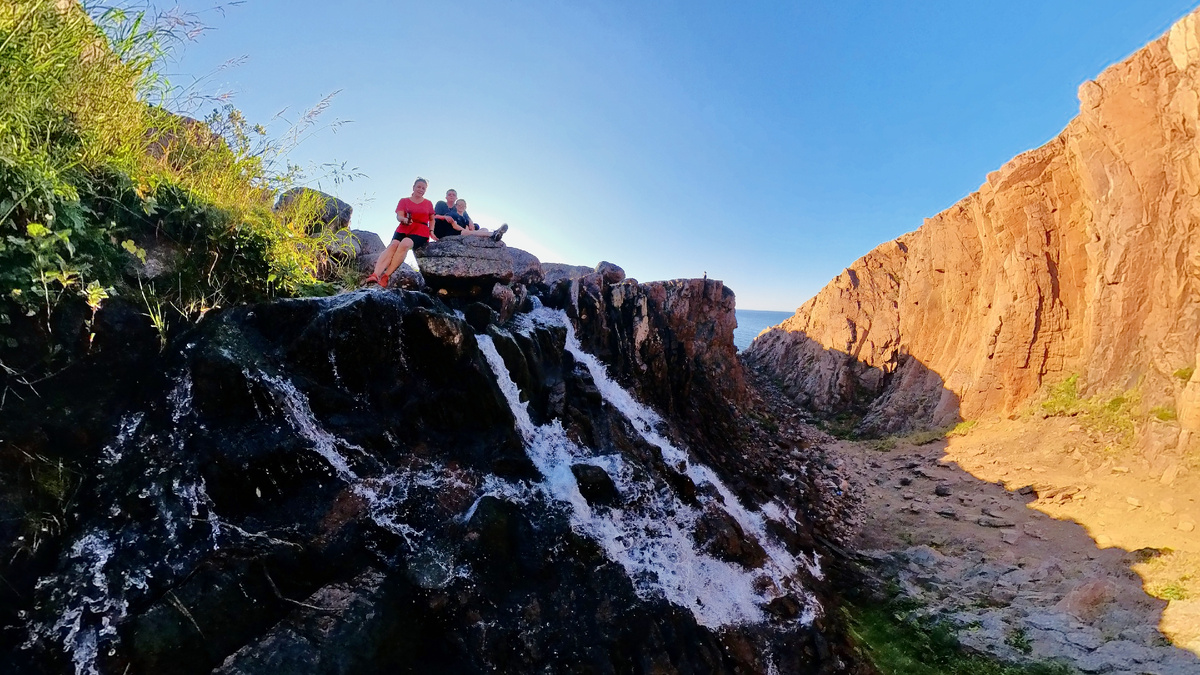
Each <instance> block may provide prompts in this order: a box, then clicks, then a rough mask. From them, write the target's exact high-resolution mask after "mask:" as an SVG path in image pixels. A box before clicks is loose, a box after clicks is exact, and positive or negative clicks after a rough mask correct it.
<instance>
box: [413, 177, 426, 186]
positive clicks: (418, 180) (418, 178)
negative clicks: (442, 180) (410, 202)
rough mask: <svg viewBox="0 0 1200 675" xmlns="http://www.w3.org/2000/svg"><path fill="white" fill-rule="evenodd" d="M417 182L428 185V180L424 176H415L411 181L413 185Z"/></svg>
mask: <svg viewBox="0 0 1200 675" xmlns="http://www.w3.org/2000/svg"><path fill="white" fill-rule="evenodd" d="M417 183H424V184H425V185H429V181H427V180H425V179H424V178H421V177H420V176H417V179H416V180H414V181H413V187H417Z"/></svg>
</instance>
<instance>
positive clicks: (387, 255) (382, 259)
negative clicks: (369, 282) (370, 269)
mask: <svg viewBox="0 0 1200 675" xmlns="http://www.w3.org/2000/svg"><path fill="white" fill-rule="evenodd" d="M398 248H400V242H398V241H396V240H395V239H393V240H392V243H390V244H388V247H387V248H386V249H384V250H383V253H380V254H379V257H378V258H377V259H376V260H375V276H376V277H378V276H379V275H380V274H383V273H384V271H386V270H387V268H388V263H390V262H391V261H392V256H394V255H395V254H396V249H398ZM397 267H399V265H397Z"/></svg>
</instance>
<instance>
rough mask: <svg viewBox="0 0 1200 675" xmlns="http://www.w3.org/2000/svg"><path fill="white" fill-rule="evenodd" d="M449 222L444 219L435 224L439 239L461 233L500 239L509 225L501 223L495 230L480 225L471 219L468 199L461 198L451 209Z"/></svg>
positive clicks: (495, 239)
mask: <svg viewBox="0 0 1200 675" xmlns="http://www.w3.org/2000/svg"><path fill="white" fill-rule="evenodd" d="M449 215H450V218H451V220H450V221H449V222H446V221H444V220H439V221H437V224H436V225H434V234H435V235H437V238H438V239H441V238H443V237H456V236H459V235H462V236H467V237H491V238H492V241H500V237H503V236H504V233H505V232H507V231H508V225H507V224H504V225H501V226H500V227H499V228H497V229H496V231H495V232H491V231H489V230H488V229H487V228H484V227H480V226H479V225H477V224H475V221H473V220H471V216H470V215H468V214H467V200H465V199H460V200H458V201H456V202H454V209H453V210H452V211H450V214H449Z"/></svg>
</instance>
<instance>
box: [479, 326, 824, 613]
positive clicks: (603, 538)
mask: <svg viewBox="0 0 1200 675" xmlns="http://www.w3.org/2000/svg"><path fill="white" fill-rule="evenodd" d="M525 322H526V326H527V327H532V326H533V325H536V324H542V325H558V326H565V327H566V330H567V339H566V348H567V350H568V351H569V352H570V353H571V354H572V356H574V357H575V359H576V360H577V361H579V362H580V363H583V364H584V365H585V366H586V367H587V369H588V371H589V373H590V374H591V376H592V380H593V381H594V382H595V385H596V387H597V389H598V390H599V392H600V394H601V396H602V397H603V399H604V400H605V401H606V402H608V403H609V404H610V405H612V406H613V407H614V408H615V409H616V410H618V411H619V412H620V413H621V414H622V415H623V416H624V417H625V418H626V419H627V420H628V421H629V423H630V425H631V426H632V427H633V428H634V429H635V430H636V431H637V432H638V433H639V434H640V435H641V436H642V437H643V438H644V439H645V440H646V441H647V442H649V443H651V444H653V445H654V446H656V447H658V448H659V449H660V450H661V451H662V454H663V458H664V460H665V461H666V462H667V463H668V464H671V465H672V466H674V467H676V468H677V469H678V470H680V471H682V472H684V473H686V474H687V476H688V477H689V478H691V479H692V481H693V482H695V483H696V485H697V486H704V485H710V486H712V487H713V488H715V490H716V492H717V493H718V494H720V495H721V500H717V501H715V502H711V501H710V503H709V505H710V506H715V507H716V508H720V509H722V510H724V511H725V512H726V513H727V514H728V515H729V516H731V517H732V518H734V519H735V520H736V521H737V522H738V524H739V525H741V527H742V529H743V531H744V532H745V533H746V534H747V535H749V536H751V537H753V538H754V539H755V540H757V541H758V542H759V544H760V545H761V546H762V547H763V549H764V550H765V551H766V553H767V556H768V559H767V561H766V563H765V564H764V565H763V567H762V568H761V569H757V570H748V569H746V568H744V567H742V566H741V565H737V564H734V563H729V562H726V561H723V560H720V559H717V558H715V557H713V556H711V555H709V554H707V553H705V552H703V551H700V550H698V549H697V547H696V545H695V542H694V540H693V537H692V533H693V532H694V530H695V527H696V523H697V520H698V519H699V518H700V517H701V515H702V512H701V511H700V510H699V509H696V508H694V507H692V506H689V505H687V504H684V503H683V502H681V501H680V500H679V499H678V498H677V497H675V495H674V494H673V493H672V492H671V491H670V490H669V489H667V488H665V486H663V485H656V484H654V483H652V482H649V481H646V480H640V481H639V480H636V479H635V478H634V471H633V470H632V469H631V468H630V467H629V466H628V465H627V463H626V461H625V459H624V458H623V457H622V456H620V455H618V454H608V455H596V454H595V453H594V452H592V451H590V450H588V449H586V448H581V447H579V446H578V445H577V444H575V443H574V442H572V441H571V440H570V439H568V438H567V436H566V433H565V431H564V430H563V428H562V424H561V423H560V422H559V421H558V420H553V421H551V422H550V423H548V424H545V425H541V426H538V425H535V424H534V423H533V421H532V420H531V419H530V417H529V412H528V409H527V404H526V403H524V402H522V401H521V393H520V390H519V389H518V387H517V385H516V384H515V383H514V382H513V380H512V378H511V376H510V375H509V373H508V370H507V368H506V367H505V365H504V360H503V359H502V358H501V356H500V354H499V352H497V351H496V347H495V344H494V343H493V342H492V339H491V338H490V337H488V336H486V335H482V336H477V340H478V342H479V347H480V350H481V351H482V352H483V354H484V356H485V357H486V358H487V361H488V363H489V364H490V365H491V367H492V370H493V372H494V373H495V375H496V382H497V384H498V385H499V386H500V389H501V391H502V392H503V393H504V396H505V398H506V399H507V401H508V404H509V407H510V408H511V409H512V413H513V417H514V418H515V419H516V423H517V427H518V429H519V430H520V432H521V435H522V436H523V438H524V440H525V445H526V450H527V452H528V453H529V457H530V459H531V460H532V461H533V463H534V465H535V466H536V467H537V469H538V470H539V471H540V472H541V473H542V475H543V476H544V481H543V485H544V488H545V491H546V492H547V493H548V494H549V495H550V496H551V497H552V498H554V499H555V500H557V501H560V502H563V503H565V504H566V505H568V506H569V508H570V517H571V524H572V526H573V527H574V528H575V529H576V531H578V532H580V533H582V534H585V535H586V536H588V537H590V538H592V539H593V540H595V541H596V542H597V543H599V544H600V546H601V547H602V548H603V549H604V551H605V553H606V554H607V555H608V557H609V558H610V559H611V560H613V561H615V562H617V563H618V564H620V565H621V566H622V567H623V568H624V569H625V571H626V573H627V574H628V575H629V577H630V579H632V580H633V582H634V586H635V589H636V590H637V592H638V594H639V596H641V597H644V598H654V597H662V598H665V599H666V600H668V601H669V602H671V603H673V604H676V605H679V606H681V607H685V608H687V609H689V610H690V611H691V612H692V614H693V615H694V616H695V618H696V621H697V622H698V623H700V624H701V625H704V626H708V627H710V628H718V627H721V626H727V625H736V624H744V623H757V622H760V621H762V620H763V619H764V618H765V617H764V614H763V610H762V606H763V605H765V604H766V603H768V602H770V601H771V600H773V599H774V598H777V597H779V596H782V595H784V594H785V593H790V594H791V595H792V596H793V597H797V598H799V599H800V600H801V602H802V604H803V606H804V608H803V610H802V613H801V615H800V617H799V619H798V620H799V621H800V622H801V623H802V624H804V625H807V624H809V623H811V622H812V620H813V619H814V618H815V616H816V614H817V612H818V611H820V610H819V604H818V603H817V601H816V599H815V598H814V597H813V596H812V595H811V593H808V592H807V591H805V590H804V589H803V588H800V587H798V585H797V581H796V578H795V574H796V571H797V568H798V566H799V565H801V564H803V565H804V567H805V568H806V569H807V570H808V571H809V572H810V573H811V574H813V575H814V576H818V577H819V576H820V574H821V572H820V567H819V565H818V564H817V560H815V559H814V560H811V561H809V560H797V558H796V557H794V556H792V555H791V554H790V553H788V552H787V551H786V550H785V549H784V548H783V546H782V545H780V544H778V543H777V542H775V541H774V540H773V539H772V538H771V537H770V536H769V535H768V534H767V531H766V526H765V522H764V519H763V517H762V516H761V515H760V514H757V513H754V512H752V511H750V510H748V509H746V508H745V507H744V506H742V504H741V503H740V501H739V500H738V499H737V497H736V496H735V495H734V494H733V493H732V491H730V490H729V489H728V488H727V487H726V486H725V484H724V483H722V482H721V480H720V479H719V478H718V477H717V476H716V474H715V473H714V472H713V471H712V470H711V469H710V468H708V467H707V466H704V465H702V464H698V463H693V462H691V461H690V460H689V458H688V455H687V453H686V452H685V451H683V450H681V449H679V448H677V447H675V446H674V445H673V444H672V443H671V442H670V441H669V440H667V439H666V438H664V437H663V436H662V435H661V434H659V433H658V431H656V427H657V426H658V425H659V424H660V423H661V420H660V419H659V417H658V416H657V415H656V414H655V413H654V412H653V411H652V410H650V409H649V408H646V407H645V406H643V405H642V404H640V403H638V402H637V401H636V400H635V399H634V398H633V396H631V395H630V394H629V392H627V391H626V390H625V389H623V388H622V387H621V386H620V385H618V384H617V383H616V382H614V381H613V380H612V378H610V377H609V376H608V372H607V371H606V370H605V368H604V366H603V364H601V363H600V362H599V361H598V360H597V359H596V358H595V357H594V356H592V355H591V354H588V353H586V352H584V351H583V349H582V347H581V346H580V344H579V341H578V339H577V338H576V337H575V332H574V329H573V327H572V325H571V323H570V321H569V320H567V318H566V315H565V314H563V313H562V312H554V311H552V310H549V309H544V308H539V309H537V310H535V311H534V312H532V313H531V314H530V315H527V318H526V319H525ZM576 463H586V464H593V465H596V466H600V467H601V468H603V469H604V470H605V471H606V472H607V473H608V474H609V476H610V477H611V478H612V479H613V481H614V483H615V484H616V486H617V489H618V491H619V492H620V493H621V495H622V498H623V505H622V508H614V509H602V510H595V509H592V508H591V506H590V505H589V504H588V503H587V501H586V500H584V498H583V496H582V495H581V494H580V492H579V487H578V485H577V483H576V481H575V476H574V474H572V472H571V465H572V464H576ZM701 499H702V501H704V499H705V498H703V497H702V498H701Z"/></svg>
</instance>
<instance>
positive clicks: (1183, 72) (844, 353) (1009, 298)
mask: <svg viewBox="0 0 1200 675" xmlns="http://www.w3.org/2000/svg"><path fill="white" fill-rule="evenodd" d="M1079 100H1080V112H1079V115H1078V116H1077V117H1076V118H1075V119H1073V120H1072V121H1071V122H1070V123H1069V124H1068V125H1067V127H1066V129H1064V130H1063V131H1062V133H1060V134H1059V135H1058V136H1057V137H1056V138H1054V139H1053V140H1052V141H1050V142H1049V143H1047V144H1046V145H1044V146H1042V147H1040V148H1037V149H1035V150H1031V151H1029V152H1026V153H1024V154H1021V155H1019V156H1017V157H1016V158H1014V159H1012V160H1011V161H1009V162H1008V163H1007V164H1005V165H1004V166H1003V167H1001V168H1000V170H998V171H995V172H993V173H991V174H989V175H988V177H987V181H986V182H985V183H984V184H983V186H982V187H980V188H979V190H978V191H977V192H975V193H973V194H971V195H969V196H967V197H966V198H964V199H963V200H962V201H960V202H959V203H957V204H955V205H954V206H953V207H951V208H949V209H947V210H946V211H943V212H942V213H940V214H938V215H936V216H934V217H933V218H929V219H927V220H926V221H925V223H924V224H923V225H922V226H921V227H920V228H919V229H917V230H916V231H915V232H910V233H908V234H906V235H904V236H902V237H900V238H898V239H896V240H894V241H890V242H887V243H885V244H882V245H880V246H879V247H877V248H876V249H875V250H873V251H871V252H870V253H868V254H867V255H865V256H863V257H862V258H860V259H859V260H857V261H856V262H855V263H854V264H853V265H851V266H850V267H849V268H847V269H846V270H845V271H844V272H843V273H842V274H841V275H839V276H838V277H837V278H835V279H834V280H833V281H831V282H830V283H829V284H828V285H827V286H826V287H825V288H824V289H822V290H821V291H820V293H818V294H817V295H816V296H815V297H814V298H812V299H811V300H809V301H808V302H806V303H805V304H804V305H803V306H802V307H800V308H799V309H798V310H797V312H796V314H795V315H794V316H793V317H791V318H789V319H788V320H786V321H784V322H783V323H781V324H780V325H778V326H776V327H774V328H772V329H771V330H770V331H768V332H766V333H764V334H763V335H761V336H759V337H758V338H757V339H756V340H755V342H754V344H753V345H752V346H751V347H750V349H749V350H748V351H747V358H748V359H749V361H750V362H751V363H753V364H756V365H758V366H760V367H763V368H765V369H766V370H767V371H768V372H770V373H772V374H773V375H774V376H776V377H777V378H778V379H779V380H780V381H781V384H782V385H783V387H784V389H785V390H786V391H787V392H788V394H790V395H791V396H793V397H795V398H796V399H797V400H798V401H799V402H800V403H803V404H805V405H807V406H809V407H811V408H814V409H816V410H819V411H824V412H834V411H840V410H847V409H856V410H857V411H858V412H861V413H863V418H862V421H861V423H860V425H859V430H860V431H863V432H875V433H882V432H895V431H905V430H909V429H912V428H915V427H920V426H941V425H945V424H949V423H953V422H957V421H959V420H960V419H974V418H978V417H980V416H985V415H989V414H1007V413H1010V412H1012V411H1014V410H1016V409H1017V408H1019V407H1021V406H1022V405H1024V404H1025V403H1026V402H1028V401H1029V399H1030V398H1031V397H1032V396H1033V395H1034V394H1035V393H1036V392H1037V391H1038V389H1039V388H1040V387H1041V386H1042V385H1043V384H1044V383H1054V382H1056V381H1060V380H1063V379H1065V378H1066V377H1068V376H1069V375H1070V374H1078V375H1079V376H1080V380H1081V382H1082V383H1083V384H1084V385H1085V387H1086V390H1087V391H1089V392H1091V391H1100V390H1105V389H1125V388H1129V387H1131V386H1134V385H1140V388H1141V391H1142V397H1143V398H1142V400H1143V405H1146V406H1152V405H1163V406H1169V407H1173V408H1174V409H1176V410H1178V413H1179V417H1180V423H1181V425H1182V427H1183V428H1184V429H1185V430H1195V429H1197V428H1200V374H1195V375H1191V376H1190V380H1189V379H1187V378H1186V377H1183V376H1185V375H1187V374H1188V372H1189V371H1188V370H1187V369H1189V368H1194V367H1195V365H1196V362H1197V356H1196V352H1197V342H1198V339H1197V338H1198V337H1200V293H1198V292H1197V291H1198V286H1200V241H1198V236H1200V13H1197V12H1193V13H1192V14H1190V15H1188V16H1187V17H1185V18H1183V19H1182V20H1180V21H1179V22H1178V23H1177V24H1175V26H1174V27H1172V28H1171V30H1170V31H1169V32H1168V33H1167V34H1165V35H1163V36H1162V37H1160V38H1159V39H1157V40H1155V41H1154V42H1151V43H1150V44H1149V45H1147V46H1146V47H1144V48H1142V49H1141V50H1139V51H1137V52H1136V53H1134V54H1133V55H1132V56H1130V57H1129V58H1127V59H1125V60H1124V61H1123V62H1121V63H1118V64H1116V65H1113V66H1111V67H1110V68H1108V69H1107V70H1105V71H1104V72H1103V73H1102V74H1101V75H1100V76H1099V77H1098V78H1096V79H1095V80H1090V81H1088V82H1085V83H1083V85H1082V86H1080V88H1079Z"/></svg>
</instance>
